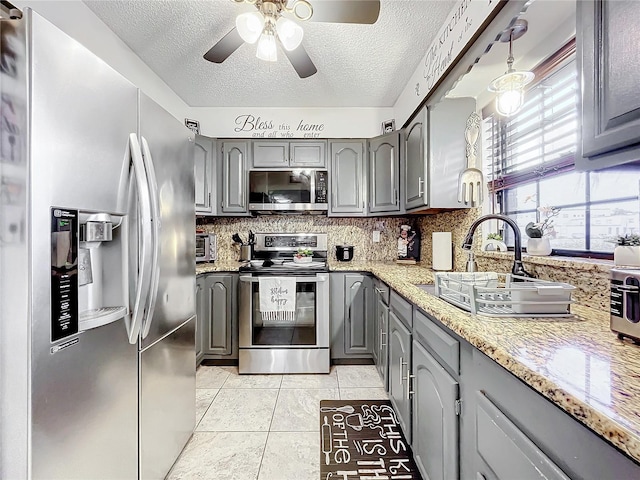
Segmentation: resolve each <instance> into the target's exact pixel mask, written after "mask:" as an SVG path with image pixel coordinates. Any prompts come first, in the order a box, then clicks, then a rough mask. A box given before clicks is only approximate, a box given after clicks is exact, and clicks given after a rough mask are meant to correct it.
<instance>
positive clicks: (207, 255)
mask: <svg viewBox="0 0 640 480" xmlns="http://www.w3.org/2000/svg"><path fill="white" fill-rule="evenodd" d="M217 251H218V246H217V237H216V236H215V234H213V233H201V232H197V233H196V262H198V263H199V262H214V261H216V260H217V256H218V255H217Z"/></svg>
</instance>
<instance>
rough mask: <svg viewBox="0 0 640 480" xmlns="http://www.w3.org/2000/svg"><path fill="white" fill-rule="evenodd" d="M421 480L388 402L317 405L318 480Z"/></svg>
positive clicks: (323, 403) (394, 413)
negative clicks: (318, 413) (318, 439)
mask: <svg viewBox="0 0 640 480" xmlns="http://www.w3.org/2000/svg"><path fill="white" fill-rule="evenodd" d="M372 478H380V479H388V480H421V479H422V477H421V476H420V473H419V472H418V468H417V467H416V464H415V462H414V461H413V455H412V453H411V448H410V447H409V444H408V443H407V441H406V440H405V438H404V435H403V433H402V430H401V429H400V425H399V424H398V417H397V416H396V412H394V411H393V407H392V406H391V402H390V401H389V400H369V401H366V400H365V401H362V400H322V401H321V402H320V479H321V480H365V479H372Z"/></svg>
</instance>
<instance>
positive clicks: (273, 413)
mask: <svg viewBox="0 0 640 480" xmlns="http://www.w3.org/2000/svg"><path fill="white" fill-rule="evenodd" d="M280 385H282V377H281V378H280ZM280 390H281V389H280V388H278V393H277V395H276V401H275V402H274V403H273V412H271V421H270V422H269V429H268V430H267V439H266V440H265V442H264V449H263V450H262V456H261V457H260V465H258V473H257V475H256V480H258V479H259V478H260V470H262V462H263V461H264V454H265V452H266V451H267V443H269V436H270V435H271V426H272V425H273V417H275V415H276V407H277V406H278V399H279V398H280Z"/></svg>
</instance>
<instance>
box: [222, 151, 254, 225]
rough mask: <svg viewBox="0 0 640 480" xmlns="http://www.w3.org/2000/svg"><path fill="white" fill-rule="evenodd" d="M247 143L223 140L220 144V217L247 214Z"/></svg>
mask: <svg viewBox="0 0 640 480" xmlns="http://www.w3.org/2000/svg"><path fill="white" fill-rule="evenodd" d="M248 156H249V142H248V141H233V140H223V141H221V142H220V158H221V162H222V169H221V170H222V175H221V181H220V182H219V184H220V188H219V191H220V192H221V195H220V196H221V201H220V211H219V212H218V215H221V216H242V215H248V214H249V204H248V202H247V199H248V196H249V195H248V192H247V190H248V188H249V185H248V182H247V168H248V167H249V159H248Z"/></svg>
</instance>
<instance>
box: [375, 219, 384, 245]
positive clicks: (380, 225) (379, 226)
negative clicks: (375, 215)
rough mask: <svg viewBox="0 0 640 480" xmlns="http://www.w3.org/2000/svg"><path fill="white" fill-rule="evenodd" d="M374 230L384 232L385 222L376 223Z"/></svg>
mask: <svg viewBox="0 0 640 480" xmlns="http://www.w3.org/2000/svg"><path fill="white" fill-rule="evenodd" d="M374 230H377V231H378V232H384V221H382V220H380V221H377V222H375V224H374ZM378 241H380V240H378Z"/></svg>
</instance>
